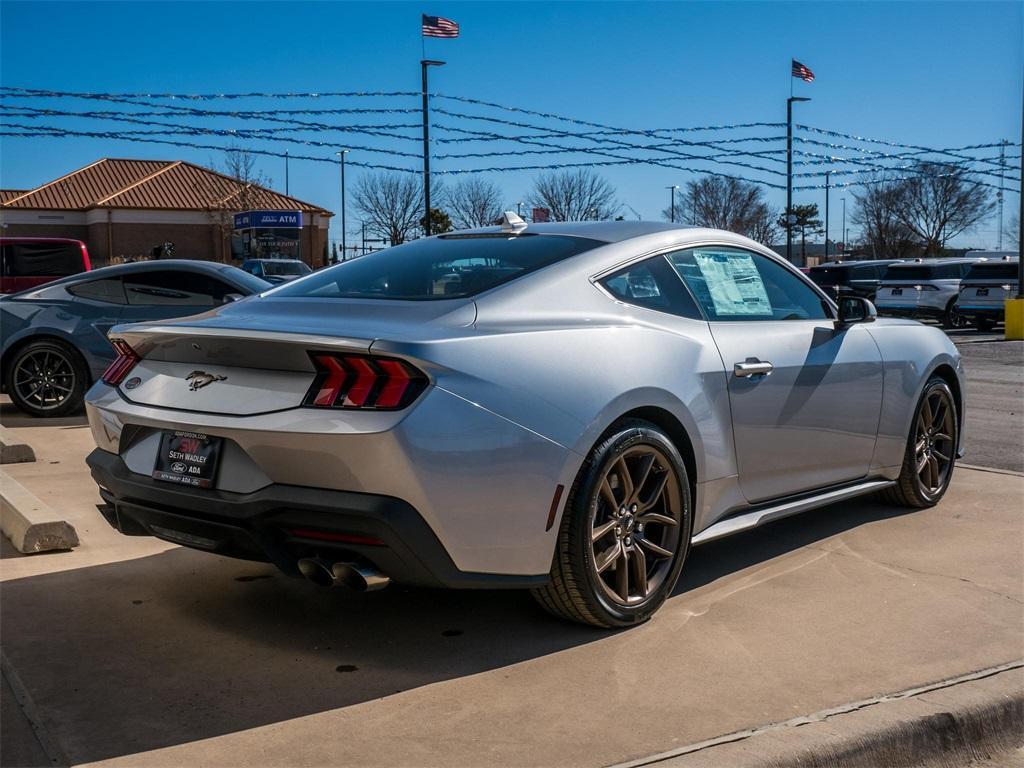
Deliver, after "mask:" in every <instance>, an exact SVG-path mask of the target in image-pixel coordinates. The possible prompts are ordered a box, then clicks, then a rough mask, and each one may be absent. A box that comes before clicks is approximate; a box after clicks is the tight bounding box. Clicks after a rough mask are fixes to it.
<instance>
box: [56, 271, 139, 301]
mask: <svg viewBox="0 0 1024 768" xmlns="http://www.w3.org/2000/svg"><path fill="white" fill-rule="evenodd" d="M68 293H70V294H71V295H72V296H78V297H79V298H82V299H91V300H92V301H102V302H104V303H106V304H126V303H127V302H126V301H125V298H124V286H123V285H121V278H119V277H110V278H105V279H103V280H89V281H88V282H85V283H78V284H77V285H71V286H68Z"/></svg>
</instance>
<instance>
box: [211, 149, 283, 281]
mask: <svg viewBox="0 0 1024 768" xmlns="http://www.w3.org/2000/svg"><path fill="white" fill-rule="evenodd" d="M208 168H209V169H210V170H211V171H213V174H212V175H206V176H204V177H203V180H202V182H201V185H200V188H199V189H198V190H197V192H198V193H199V195H200V196H201V197H202V199H203V201H204V205H205V207H206V212H207V214H208V215H209V217H210V221H211V222H213V226H214V229H215V231H216V233H217V240H218V242H219V250H220V252H221V261H225V262H226V261H229V260H230V257H231V253H230V249H228V248H226V247H225V245H226V243H227V242H228V236H229V235H230V234H231V232H232V231H233V230H234V226H235V220H234V217H235V214H236V213H241V212H243V211H251V210H255V209H258V208H259V207H260V200H261V199H263V198H264V197H265V195H266V188H267V187H269V186H270V184H271V183H272V182H271V180H270V178H269V177H267V176H266V175H264V174H263V173H262V172H261V171H260V170H258V169H257V168H256V157H255V156H254V155H252V154H251V153H250V152H248V151H246V150H244V149H240V148H237V147H229V148H228V149H226V150H225V151H224V158H223V160H222V161H221V163H220V164H218V163H217V162H216V161H214V160H211V161H210V164H209V166H208Z"/></svg>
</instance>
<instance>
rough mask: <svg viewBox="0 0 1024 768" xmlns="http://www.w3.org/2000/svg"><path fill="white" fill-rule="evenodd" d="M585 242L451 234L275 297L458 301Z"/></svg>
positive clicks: (362, 260) (322, 275)
mask: <svg viewBox="0 0 1024 768" xmlns="http://www.w3.org/2000/svg"><path fill="white" fill-rule="evenodd" d="M601 245H605V243H603V242H601V241H599V240H590V239H587V238H582V237H562V236H559V235H531V234H523V235H516V236H512V237H509V236H508V235H500V236H494V235H486V236H481V235H449V236H442V237H431V238H424V239H422V240H415V241H413V242H411V243H406V244H405V245H398V246H395V247H394V248H388V249H386V250H383V251H377V252H376V253H371V254H369V255H367V256H361V257H359V258H358V259H354V260H353V261H346V262H343V263H341V264H338V265H336V266H333V267H330V268H329V269H324V270H321V271H320V272H317V273H316V274H314V275H312V276H310V277H307V278H306V279H304V280H300V281H298V282H295V283H292V284H287V285H285V286H284V287H282V288H279V289H277V290H276V291H274V295H275V296H316V297H323V298H354V299H410V300H420V301H422V300H431V299H454V298H459V297H463V296H473V295H474V294H477V293H480V292H482V291H486V290H488V289H489V288H493V287H494V286H496V285H500V284H501V283H506V282H508V281H509V280H513V279H515V278H517V277H520V276H522V275H525V274H527V273H528V272H533V271H534V270H536V269H541V268H542V267H546V266H548V265H550V264H554V263H555V262H558V261H562V260H563V259H567V258H569V257H571V256H575V255H576V254H578V253H583V252H584V251H589V250H590V249H592V248H597V247H599V246H601Z"/></svg>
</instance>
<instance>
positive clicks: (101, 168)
mask: <svg viewBox="0 0 1024 768" xmlns="http://www.w3.org/2000/svg"><path fill="white" fill-rule="evenodd" d="M254 209H259V210H263V211H300V212H301V219H302V227H301V230H299V231H298V232H297V233H296V234H297V235H298V238H299V252H300V254H301V257H302V259H303V261H305V262H306V263H307V264H309V265H310V266H312V267H314V268H316V267H319V266H323V265H324V263H325V257H326V253H327V250H326V249H327V227H328V223H329V221H330V217H331V216H332V215H333V214H332V213H331V212H330V211H327V210H325V209H323V208H321V207H320V206H317V205H312V204H310V203H306V202H303V201H302V200H297V199H295V198H294V197H288V196H286V195H282V194H280V193H278V192H275V191H273V190H271V189H267V188H266V187H260V186H257V185H254V184H243V183H242V182H240V181H238V180H236V179H232V178H230V177H228V176H224V175H223V174H220V173H217V172H216V171H213V170H210V169H209V168H203V167H201V166H198V165H193V164H192V163H187V162H184V161H182V160H176V161H168V160H122V159H111V158H104V159H102V160H97V161H96V162H95V163H92V164H91V165H87V166H85V167H84V168H80V169H78V170H77V171H73V172H71V173H69V174H67V175H66V176H62V177H60V178H59V179H56V180H55V181H51V182H49V183H48V184H43V185H42V186H40V187H37V188H36V189H30V190H0V226H2V235H3V236H4V237H69V238H74V239H76V240H82V241H84V242H85V243H86V245H88V247H89V255H90V257H91V259H92V262H93V264H94V265H96V266H102V265H104V264H109V263H117V262H119V261H121V260H123V259H125V258H139V257H149V256H150V255H151V254H152V252H153V248H154V246H160V245H162V244H163V243H166V242H171V243H174V256H175V258H186V259H207V260H212V261H223V262H231V261H232V260H233V259H234V260H235V261H237V260H238V258H239V257H240V246H239V243H240V242H241V238H240V236H239V235H238V233H236V232H234V230H233V227H234V223H233V220H234V214H236V213H239V212H242V211H247V210H254ZM232 235H235V236H234V237H232ZM233 245H234V248H233V247H232V246H233ZM233 251H234V253H233Z"/></svg>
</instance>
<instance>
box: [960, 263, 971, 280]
mask: <svg viewBox="0 0 1024 768" xmlns="http://www.w3.org/2000/svg"><path fill="white" fill-rule="evenodd" d="M970 271H971V265H970V264H961V265H960V274H959V275H957V277H959V278H960V279H961V280H963V279H964V278H965V277H966V276H967V273H968V272H970Z"/></svg>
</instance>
